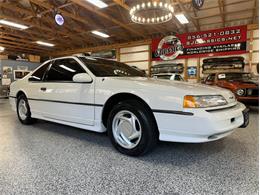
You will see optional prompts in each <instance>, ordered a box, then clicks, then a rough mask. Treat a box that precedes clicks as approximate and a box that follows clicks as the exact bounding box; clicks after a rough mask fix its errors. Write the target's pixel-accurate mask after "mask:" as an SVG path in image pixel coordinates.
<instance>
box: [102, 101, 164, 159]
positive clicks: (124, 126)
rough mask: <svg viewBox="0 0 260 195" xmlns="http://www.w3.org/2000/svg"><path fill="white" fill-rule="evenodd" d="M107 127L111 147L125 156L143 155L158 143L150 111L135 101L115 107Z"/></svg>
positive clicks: (120, 103) (125, 102)
mask: <svg viewBox="0 0 260 195" xmlns="http://www.w3.org/2000/svg"><path fill="white" fill-rule="evenodd" d="M107 127H108V136H109V138H110V140H111V142H112V144H113V146H114V147H115V148H116V149H117V150H118V151H119V152H121V153H123V154H126V155H130V156H139V155H143V154H145V153H147V152H148V151H151V150H152V149H153V148H154V147H155V145H156V144H157V142H158V137H159V133H158V129H157V125H156V122H155V119H154V117H153V115H152V113H151V111H150V110H149V109H147V107H146V106H144V105H143V104H142V103H141V102H139V101H137V100H126V101H122V102H119V103H118V104H117V105H115V106H114V108H113V109H112V111H111V112H110V114H109V117H108V124H107Z"/></svg>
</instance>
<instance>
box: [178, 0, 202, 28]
mask: <svg viewBox="0 0 260 195" xmlns="http://www.w3.org/2000/svg"><path fill="white" fill-rule="evenodd" d="M176 2H177V3H178V5H179V7H180V10H181V11H182V12H183V14H185V16H186V17H188V19H189V20H190V21H191V23H192V24H193V26H194V27H195V29H196V31H199V29H200V27H199V25H198V24H197V22H196V21H195V19H194V18H193V17H191V15H190V14H189V13H188V11H187V10H186V8H185V7H184V6H183V4H182V2H181V1H180V0H176Z"/></svg>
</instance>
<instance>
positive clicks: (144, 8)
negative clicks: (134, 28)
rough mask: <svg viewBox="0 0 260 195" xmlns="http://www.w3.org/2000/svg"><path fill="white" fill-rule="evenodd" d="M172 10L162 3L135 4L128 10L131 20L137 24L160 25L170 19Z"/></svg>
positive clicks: (170, 6)
mask: <svg viewBox="0 0 260 195" xmlns="http://www.w3.org/2000/svg"><path fill="white" fill-rule="evenodd" d="M173 12H174V8H173V6H172V5H171V4H169V3H164V2H162V1H148V2H145V3H141V4H136V5H135V6H133V7H132V8H131V9H130V16H131V20H132V21H133V22H135V23H138V24H160V23H164V22H168V21H170V20H171V19H172V16H173Z"/></svg>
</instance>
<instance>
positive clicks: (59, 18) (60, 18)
mask: <svg viewBox="0 0 260 195" xmlns="http://www.w3.org/2000/svg"><path fill="white" fill-rule="evenodd" d="M55 22H56V24H58V25H59V26H62V25H63V24H64V18H63V16H62V15H61V14H55Z"/></svg>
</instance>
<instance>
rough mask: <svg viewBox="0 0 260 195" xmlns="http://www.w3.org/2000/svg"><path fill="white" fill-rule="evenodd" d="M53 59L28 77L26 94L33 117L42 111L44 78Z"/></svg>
mask: <svg viewBox="0 0 260 195" xmlns="http://www.w3.org/2000/svg"><path fill="white" fill-rule="evenodd" d="M51 63H52V61H49V62H47V63H44V64H43V65H42V66H40V67H39V68H37V69H36V70H35V71H34V72H33V73H32V75H31V76H30V77H29V78H28V85H27V89H26V90H25V91H26V95H27V98H28V101H29V105H30V109H31V113H32V117H37V116H40V115H41V113H42V108H43V106H42V104H41V101H38V100H40V99H41V98H42V97H41V87H42V85H43V78H44V75H45V74H46V72H47V70H48V68H49V66H50V65H51Z"/></svg>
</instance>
